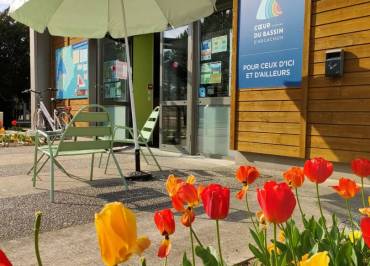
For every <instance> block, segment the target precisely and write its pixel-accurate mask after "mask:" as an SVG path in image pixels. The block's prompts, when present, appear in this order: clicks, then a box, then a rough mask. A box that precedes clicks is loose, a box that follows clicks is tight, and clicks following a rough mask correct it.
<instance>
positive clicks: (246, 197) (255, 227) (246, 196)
mask: <svg viewBox="0 0 370 266" xmlns="http://www.w3.org/2000/svg"><path fill="white" fill-rule="evenodd" d="M245 202H246V204H247V210H248V212H249V213H252V212H251V210H250V208H249V202H248V191H247V193H246V195H245ZM250 218H251V221H252V224H253V227H254V230H256V231H257V226H256V223H255V222H254V219H253V214H252V215H251V216H250Z"/></svg>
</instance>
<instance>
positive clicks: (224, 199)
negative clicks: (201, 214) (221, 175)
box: [201, 184, 230, 220]
mask: <svg viewBox="0 0 370 266" xmlns="http://www.w3.org/2000/svg"><path fill="white" fill-rule="evenodd" d="M201 198H202V202H203V207H204V210H205V211H206V213H207V215H208V217H209V218H211V219H213V220H221V219H225V218H226V216H227V215H228V213H229V207H230V189H228V188H226V187H223V186H221V185H219V184H210V185H208V186H207V187H205V188H204V190H203V191H202V193H201Z"/></svg>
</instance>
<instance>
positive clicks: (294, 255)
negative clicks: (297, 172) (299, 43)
mask: <svg viewBox="0 0 370 266" xmlns="http://www.w3.org/2000/svg"><path fill="white" fill-rule="evenodd" d="M296 189H297V188H296ZM297 198H298V197H297ZM286 228H287V229H288V228H289V229H290V232H289V236H290V237H291V238H293V227H292V226H289V225H288V223H286ZM284 231H286V230H284ZM289 247H290V250H291V252H292V256H293V259H294V265H299V264H298V262H297V258H296V257H297V256H296V254H295V252H294V247H293V246H292V241H291V239H289Z"/></svg>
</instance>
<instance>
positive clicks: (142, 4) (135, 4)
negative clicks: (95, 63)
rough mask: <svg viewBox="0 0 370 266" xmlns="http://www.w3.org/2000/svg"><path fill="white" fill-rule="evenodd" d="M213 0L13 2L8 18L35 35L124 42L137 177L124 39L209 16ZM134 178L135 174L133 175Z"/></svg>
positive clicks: (130, 88) (126, 47) (213, 5)
mask: <svg viewBox="0 0 370 266" xmlns="http://www.w3.org/2000/svg"><path fill="white" fill-rule="evenodd" d="M215 4H216V0H14V1H13V3H12V4H11V6H10V10H9V15H10V16H11V17H12V18H14V19H15V20H16V21H18V22H21V23H23V24H25V25H27V26H29V27H30V28H32V29H34V30H35V31H38V32H41V33H42V32H44V30H45V29H46V28H48V30H49V33H50V34H52V35H56V36H68V37H84V38H103V37H105V35H106V34H107V33H109V34H110V35H111V36H112V37H113V38H123V37H124V38H125V43H126V45H125V49H126V56H127V64H128V81H129V91H130V102H131V114H132V126H133V133H134V142H135V159H136V160H135V162H136V166H135V169H136V173H139V174H137V176H142V174H141V173H142V172H141V170H140V146H139V142H138V130H137V124H136V108H135V98H134V88H133V84H132V69H131V60H130V52H129V47H128V46H129V42H128V36H133V35H139V34H145V33H153V32H160V31H164V30H166V29H167V28H168V26H169V25H170V26H173V27H177V26H182V25H185V24H189V23H191V22H193V21H195V20H198V19H200V18H202V17H206V16H209V15H211V14H212V13H213V12H214V10H215ZM135 175H136V174H135Z"/></svg>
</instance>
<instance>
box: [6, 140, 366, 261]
mask: <svg viewBox="0 0 370 266" xmlns="http://www.w3.org/2000/svg"><path fill="white" fill-rule="evenodd" d="M155 152H156V154H158V159H159V162H160V164H161V165H162V166H163V168H164V170H163V171H158V169H157V168H156V166H155V165H154V164H151V165H146V164H145V162H144V160H143V162H142V166H143V167H142V168H143V170H145V171H150V172H151V173H152V174H153V176H154V179H153V180H151V181H146V182H138V181H135V182H134V181H129V187H130V190H129V191H128V192H126V191H124V190H123V187H122V182H121V180H120V179H119V178H118V174H117V172H116V170H115V168H114V165H113V164H111V165H110V167H109V170H108V174H107V175H105V174H104V171H103V170H102V169H99V168H97V167H96V168H95V176H96V178H95V180H94V181H92V182H89V181H87V180H88V174H89V162H90V161H89V159H90V157H86V156H85V157H83V156H82V157H70V158H68V157H66V158H64V159H62V160H60V161H61V163H62V164H63V165H64V166H65V168H66V169H68V170H70V172H72V173H73V174H74V175H76V176H78V177H79V178H74V179H72V178H68V177H66V176H65V175H63V174H62V173H61V172H57V174H56V189H57V192H56V194H55V199H56V203H54V204H51V203H50V202H49V197H48V196H49V194H48V188H49V177H48V172H47V170H48V169H47V168H46V169H45V171H43V172H42V173H41V174H40V178H41V180H38V183H37V188H33V187H32V182H31V177H30V176H27V175H26V172H27V170H28V169H29V168H30V167H31V166H32V158H33V156H32V154H33V149H32V147H17V148H0V248H1V249H3V250H5V252H6V253H7V254H8V256H9V257H10V259H11V260H12V262H13V263H14V265H22V266H24V265H36V260H35V256H34V246H33V236H32V227H33V220H34V213H35V212H36V211H39V210H40V211H42V212H43V220H42V234H41V240H40V245H41V255H42V259H43V262H44V265H102V263H101V259H100V256H99V248H98V245H97V240H96V234H95V228H94V224H93V219H94V213H95V212H98V211H99V210H100V209H101V208H102V206H103V205H104V204H105V203H107V202H111V201H122V202H124V203H125V204H126V206H127V207H129V208H132V209H133V210H134V211H135V212H136V214H137V220H138V231H139V235H144V234H145V235H147V236H148V237H149V238H150V239H151V240H152V245H151V248H150V249H149V250H148V251H147V252H146V253H145V257H146V258H147V260H148V265H161V264H162V261H160V260H159V259H158V258H157V257H156V251H157V248H158V246H159V243H160V241H161V239H162V237H161V236H160V235H159V233H158V232H157V231H156V229H155V225H154V223H153V213H154V211H155V210H158V209H162V208H166V207H170V206H171V203H170V201H169V199H168V197H167V194H166V191H165V188H164V182H165V180H166V178H167V176H168V174H170V173H174V174H176V175H178V176H182V177H186V176H187V175H189V174H193V175H195V176H196V177H197V180H198V182H199V183H204V184H207V183H211V182H217V183H221V184H223V185H226V186H229V187H230V188H231V190H232V194H233V195H232V202H231V209H230V215H229V216H228V219H227V220H225V221H223V222H221V232H222V236H223V239H222V245H223V248H224V254H225V259H226V261H227V262H228V264H229V265H232V264H235V263H238V262H240V261H243V260H245V259H246V258H248V257H250V256H251V253H250V252H249V250H248V243H249V242H250V236H249V233H248V231H249V229H248V226H250V224H249V219H248V217H249V215H250V214H248V213H246V211H245V206H244V204H243V202H239V201H237V200H236V199H235V196H234V194H235V193H236V191H238V189H239V184H238V183H237V182H236V181H235V179H234V177H233V176H234V172H235V168H236V166H235V164H234V163H233V162H232V161H227V160H216V159H207V158H203V157H198V156H195V157H190V156H185V155H179V154H174V153H167V152H162V151H158V150H156V151H155ZM117 156H118V160H119V162H120V164H121V166H122V168H123V170H124V172H125V174H128V173H129V172H130V171H132V170H133V168H132V167H133V165H134V162H133V155H132V153H131V151H125V152H122V153H118V154H117ZM269 178H280V177H267V176H265V177H263V178H261V179H259V180H258V182H257V184H256V185H259V186H262V184H263V182H264V181H266V180H267V179H269ZM336 182H337V181H335V180H329V181H328V182H327V183H325V184H324V185H323V186H321V191H322V195H323V201H324V203H323V205H324V208H325V213H326V214H328V215H330V214H331V213H332V212H335V213H337V214H338V215H339V217H341V218H344V219H346V214H345V213H346V212H345V209H344V202H342V201H341V200H339V197H338V196H337V195H336V194H335V193H333V191H332V190H331V189H330V188H329V187H328V186H329V185H333V184H334V183H336ZM253 189H254V187H253ZM249 195H250V199H251V206H252V210H253V212H254V211H257V210H258V204H257V202H256V194H255V192H250V194H249ZM314 195H315V194H314V186H313V185H311V184H308V182H307V184H305V186H304V190H303V191H302V192H301V196H302V205H303V208H304V209H305V210H306V211H307V213H308V214H312V215H318V209H317V208H316V202H315V199H314ZM355 204H356V205H357V206H358V205H359V200H357V201H356V202H355ZM354 209H355V208H354ZM196 212H197V218H196V222H195V224H194V227H195V230H196V231H197V232H198V235H199V237H200V239H201V240H202V242H204V243H207V244H208V245H212V246H214V247H215V246H216V239H215V237H214V236H215V234H213V233H214V232H215V225H214V223H213V222H210V220H208V219H207V217H206V215H205V214H204V212H203V210H202V208H198V209H197V210H196ZM295 215H296V216H297V219H298V220H299V215H298V211H297V212H296V214H295ZM179 219H180V216H178V215H177V217H176V220H177V228H176V233H175V234H174V235H173V236H172V237H171V239H172V241H173V250H172V252H171V255H170V257H169V265H178V264H179V262H180V261H181V259H180V258H182V253H183V251H184V250H186V251H187V253H188V255H190V254H191V253H190V249H189V232H188V231H187V230H186V229H185V228H184V227H183V226H182V225H181V224H180V221H179ZM136 262H138V259H137V258H132V259H131V260H130V264H129V265H138V264H136Z"/></svg>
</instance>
